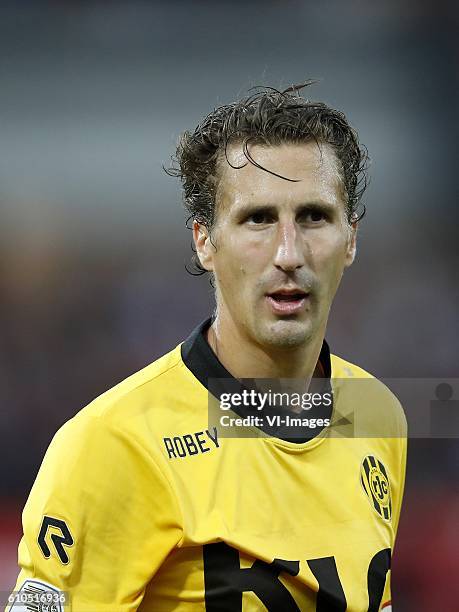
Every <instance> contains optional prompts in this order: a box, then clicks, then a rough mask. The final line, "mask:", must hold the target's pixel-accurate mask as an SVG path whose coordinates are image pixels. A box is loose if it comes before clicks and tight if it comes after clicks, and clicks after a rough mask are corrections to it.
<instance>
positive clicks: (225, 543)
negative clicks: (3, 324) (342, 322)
mask: <svg viewBox="0 0 459 612" xmlns="http://www.w3.org/2000/svg"><path fill="white" fill-rule="evenodd" d="M209 325H210V320H208V321H205V322H204V323H203V324H201V325H200V326H199V327H198V328H196V330H194V332H193V333H192V334H191V335H190V337H189V338H188V339H187V340H186V341H185V342H184V343H182V344H181V345H179V346H177V347H176V348H175V349H174V350H172V351H171V352H170V353H168V354H167V355H165V356H163V357H162V358H160V359H158V360H157V361H155V362H154V363H152V364H151V365H149V366H147V367H146V368H144V369H143V370H141V371H140V372H137V373H136V374H134V375H132V376H130V377H129V378H127V379H126V380H124V381H123V382H121V383H120V384H119V385H117V386H116V387H114V388H113V389H111V390H110V391H108V392H106V393H105V394H103V395H102V396H100V397H99V398H97V399H96V400H94V401H93V402H92V403H91V404H90V405H88V406H87V407H86V408H84V409H83V410H81V411H80V412H79V413H78V414H77V415H76V416H75V417H74V418H72V419H71V420H70V421H68V422H67V423H66V424H65V425H64V426H63V427H62V428H61V429H60V430H59V431H58V432H57V434H56V435H55V436H54V438H53V440H52V442H51V444H50V447H49V449H48V451H47V453H46V455H45V458H44V460H43V464H42V466H41V468H40V471H39V473H38V476H37V478H36V481H35V483H34V485H33V488H32V491H31V493H30V496H29V498H28V501H27V503H26V506H25V509H24V512H23V530H24V535H23V538H22V540H21V542H20V545H19V565H20V568H21V571H20V574H19V577H18V581H17V584H16V587H15V593H14V595H16V597H17V598H18V601H19V600H21V597H22V601H23V603H22V605H23V606H24V607H23V608H20V607H12V608H11V609H12V610H14V611H15V612H18V611H19V610H36V609H37V610H38V609H39V608H33V607H25V606H26V605H29V604H25V603H24V601H25V596H21V593H22V594H23V595H24V594H29V595H28V596H30V597H31V598H32V599H33V598H37V597H39V596H42V595H43V594H44V593H50V592H51V593H53V594H54V595H56V597H57V596H58V595H59V594H62V598H61V599H60V600H58V599H56V603H55V605H56V607H55V608H54V609H55V610H56V611H59V610H63V611H64V610H65V611H66V612H68V611H70V610H72V612H128V611H134V610H138V611H139V612H166V611H167V612H169V611H171V610H177V611H183V612H188V611H194V610H207V611H210V612H217V611H228V612H239V611H241V612H248V611H255V610H256V611H258V610H269V611H275V612H277V611H282V612H290V611H298V610H301V611H303V610H304V611H306V612H309V611H310V612H313V611H318V612H338V611H343V612H344V611H345V610H347V611H348V612H363V611H367V610H368V611H370V612H372V611H378V610H382V609H383V608H384V609H385V610H388V609H390V565H391V557H392V551H393V548H394V541H395V536H396V531H397V524H398V520H399V514H400V507H401V502H402V494H403V486H404V475H405V462H406V421H405V417H404V414H403V410H402V409H401V407H400V405H399V403H398V401H397V399H396V398H395V397H394V396H393V395H392V394H391V393H390V391H389V390H388V389H387V388H386V387H385V386H384V385H383V384H382V383H380V382H379V381H376V379H373V378H372V377H371V376H370V375H369V374H368V373H366V372H364V371H363V370H362V369H361V368H359V367H357V366H355V365H353V364H350V363H348V362H346V361H344V360H343V359H341V358H339V357H336V356H334V355H330V353H329V350H328V347H327V345H326V343H325V342H324V346H323V349H322V351H321V355H320V362H321V367H322V369H323V371H324V373H325V374H326V376H327V377H328V378H329V380H330V384H331V388H332V390H333V413H332V423H336V422H337V418H338V417H339V418H342V417H343V415H346V414H348V413H350V411H352V412H353V414H358V412H359V410H361V411H366V412H367V413H370V414H371V412H372V411H374V410H376V409H377V410H378V411H379V413H381V411H383V412H384V414H383V415H382V420H383V421H384V423H386V424H387V423H389V430H388V431H390V432H391V433H390V435H384V436H368V437H357V436H342V437H340V436H331V435H328V432H329V430H330V428H329V427H324V428H323V429H322V430H321V431H320V432H319V434H318V435H316V436H314V437H308V438H306V439H305V440H301V439H300V440H299V441H298V440H294V441H292V440H287V439H282V438H278V437H274V436H267V435H261V436H259V437H250V438H243V437H241V438H235V437H233V438H231V437H224V436H221V434H220V432H219V431H218V428H217V427H213V426H211V425H210V424H209V413H208V396H209V394H208V380H209V379H210V378H216V379H218V378H225V377H230V376H231V375H230V374H229V373H228V372H227V371H226V370H225V368H224V367H223V366H222V364H221V363H220V362H219V361H218V359H217V357H216V356H215V354H214V353H213V351H212V350H211V348H210V347H209V345H208V344H207V341H206V339H205V336H204V333H205V330H206V328H207V327H208V326H209ZM349 378H355V379H372V380H373V381H375V382H376V389H377V391H376V395H377V396H378V397H377V398H376V399H375V401H373V400H372V401H371V402H370V403H371V405H370V406H369V405H368V402H366V403H365V402H363V404H365V405H363V406H360V405H359V403H362V402H359V401H355V399H354V398H353V397H352V393H349V392H347V391H346V390H345V388H344V387H343V386H342V385H341V383H340V382H339V381H342V380H346V379H349ZM30 593H32V595H30ZM43 597H44V595H43ZM64 601H65V603H63V602H64ZM59 606H60V607H59ZM7 609H9V608H8V606H7Z"/></svg>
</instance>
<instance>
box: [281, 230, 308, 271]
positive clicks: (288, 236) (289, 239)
mask: <svg viewBox="0 0 459 612" xmlns="http://www.w3.org/2000/svg"><path fill="white" fill-rule="evenodd" d="M304 263H305V260H304V245H303V244H302V237H301V235H300V232H299V231H298V228H297V226H296V224H295V222H294V221H288V222H285V223H279V226H278V231H277V235H276V248H275V256H274V265H275V266H276V267H277V268H280V269H281V270H284V271H285V272H292V271H293V270H296V269H297V268H301V267H302V266H303V265H304Z"/></svg>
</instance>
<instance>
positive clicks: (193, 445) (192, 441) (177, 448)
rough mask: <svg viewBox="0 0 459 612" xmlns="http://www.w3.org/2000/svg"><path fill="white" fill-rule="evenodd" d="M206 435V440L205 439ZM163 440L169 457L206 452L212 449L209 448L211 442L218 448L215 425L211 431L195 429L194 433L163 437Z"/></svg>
mask: <svg viewBox="0 0 459 612" xmlns="http://www.w3.org/2000/svg"><path fill="white" fill-rule="evenodd" d="M206 435H207V440H206V439H205V436H206ZM163 442H164V446H165V447H166V452H167V456H168V458H169V459H177V458H181V459H183V457H188V456H192V455H200V454H202V453H208V452H209V451H211V450H213V448H211V446H212V444H213V445H214V447H215V448H220V444H219V442H218V435H217V428H216V427H214V428H213V429H212V431H209V430H208V429H206V430H205V432H204V431H195V432H194V433H187V434H184V435H183V436H174V437H173V438H163ZM211 443H212V444H211Z"/></svg>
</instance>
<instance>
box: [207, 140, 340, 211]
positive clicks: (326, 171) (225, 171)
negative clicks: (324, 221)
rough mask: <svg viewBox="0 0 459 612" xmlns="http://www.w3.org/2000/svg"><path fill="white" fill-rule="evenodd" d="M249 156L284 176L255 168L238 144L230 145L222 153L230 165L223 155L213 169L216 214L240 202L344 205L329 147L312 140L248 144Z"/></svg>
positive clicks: (337, 173)
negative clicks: (214, 174)
mask: <svg viewBox="0 0 459 612" xmlns="http://www.w3.org/2000/svg"><path fill="white" fill-rule="evenodd" d="M249 153H250V156H251V157H252V159H253V160H254V161H255V162H256V163H257V164H259V165H260V166H262V167H263V168H265V169H266V170H269V171H270V172H273V173H275V174H278V175H281V176H282V177H284V178H280V177H278V176H274V175H273V174H270V172H266V170H263V169H261V168H257V167H256V166H255V165H254V164H253V163H250V162H249V161H248V160H247V157H246V156H245V154H244V150H243V146H242V144H241V143H235V144H232V145H231V146H229V147H228V150H227V156H228V161H229V162H230V163H228V161H227V160H226V158H225V157H224V156H223V158H221V159H220V160H219V165H218V185H217V198H216V199H217V203H218V206H219V209H220V210H219V212H221V211H222V210H228V207H229V206H235V205H236V206H242V205H244V204H270V205H282V204H300V203H301V204H307V203H308V202H327V203H329V204H335V205H337V206H338V205H342V206H344V194H343V186H342V181H341V178H340V173H339V162H338V160H337V158H336V155H335V153H334V151H333V149H332V148H331V147H330V145H327V144H324V143H319V144H318V143H316V142H308V143H301V144H296V143H294V144H292V143H288V144H280V145H275V146H266V145H253V146H250V147H249ZM230 164H231V165H230ZM232 166H235V168H233V167H232ZM241 166H243V167H241ZM286 178H288V179H294V181H288V180H285V179H286ZM220 207H221V208H220Z"/></svg>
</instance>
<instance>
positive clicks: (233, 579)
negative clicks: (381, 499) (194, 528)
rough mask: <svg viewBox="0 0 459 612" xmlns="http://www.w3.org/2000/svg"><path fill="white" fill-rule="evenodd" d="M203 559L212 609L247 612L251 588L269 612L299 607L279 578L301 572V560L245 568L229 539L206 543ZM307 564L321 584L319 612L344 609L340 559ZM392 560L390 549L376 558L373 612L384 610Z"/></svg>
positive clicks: (371, 571) (371, 575) (370, 580)
mask: <svg viewBox="0 0 459 612" xmlns="http://www.w3.org/2000/svg"><path fill="white" fill-rule="evenodd" d="M203 560H204V586H205V602H206V610H207V612H220V611H221V612H242V594H243V593H245V592H247V591H252V592H253V593H255V595H256V596H257V597H258V599H260V601H261V602H263V604H264V605H265V607H266V608H267V610H268V611H269V612H277V611H278V610H282V612H298V611H299V608H298V605H297V604H296V602H295V600H294V599H293V597H292V595H291V593H290V592H289V590H288V589H287V587H285V586H284V584H282V582H281V581H280V580H279V574H280V572H286V573H288V574H290V575H291V576H297V575H298V573H299V569H300V562H299V561H286V560H284V559H274V561H273V562H272V563H270V564H268V563H265V562H263V561H259V560H257V561H255V562H254V564H253V565H252V567H250V568H241V567H240V561H239V552H238V551H237V550H236V549H235V548H232V547H231V546H228V544H226V543H225V542H219V543H217V544H205V545H204V546H203ZM306 563H307V564H308V566H309V568H310V570H311V572H312V573H313V574H314V576H315V578H316V580H317V582H318V584H319V590H318V593H317V600H316V612H344V611H345V610H346V609H347V602H346V596H345V594H344V590H343V587H342V584H341V580H340V578H339V574H338V568H337V566H336V561H335V558H334V557H323V558H320V559H310V560H308V561H306ZM390 564H391V550H390V548H386V549H384V550H380V551H379V552H378V553H376V554H375V555H374V557H373V558H372V560H371V562H370V565H369V567H368V574H367V588H368V612H377V611H378V610H379V606H380V605H381V600H382V596H383V592H384V585H385V583H386V577H387V572H388V570H389V569H390ZM363 579H364V577H363V576H362V580H363ZM303 588H304V587H303Z"/></svg>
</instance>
